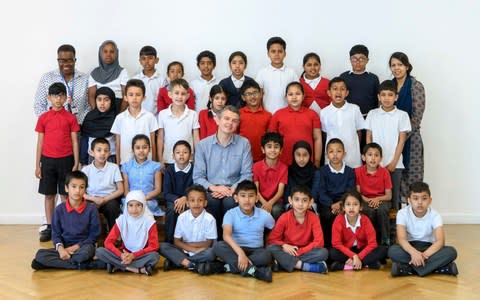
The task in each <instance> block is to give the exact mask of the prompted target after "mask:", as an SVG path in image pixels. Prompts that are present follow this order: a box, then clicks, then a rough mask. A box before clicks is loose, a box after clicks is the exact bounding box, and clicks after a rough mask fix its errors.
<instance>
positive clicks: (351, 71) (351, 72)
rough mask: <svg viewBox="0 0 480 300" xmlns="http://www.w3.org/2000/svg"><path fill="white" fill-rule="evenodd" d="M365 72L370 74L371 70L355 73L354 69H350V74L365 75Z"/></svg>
mask: <svg viewBox="0 0 480 300" xmlns="http://www.w3.org/2000/svg"><path fill="white" fill-rule="evenodd" d="M365 73H367V74H369V73H370V72H368V71H367V70H365V71H363V72H362V73H355V72H353V70H350V72H348V74H355V75H363V74H365Z"/></svg>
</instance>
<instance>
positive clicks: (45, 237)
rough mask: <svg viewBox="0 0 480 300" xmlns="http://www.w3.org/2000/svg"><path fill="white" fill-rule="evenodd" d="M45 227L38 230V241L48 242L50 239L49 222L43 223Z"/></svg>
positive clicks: (50, 226)
mask: <svg viewBox="0 0 480 300" xmlns="http://www.w3.org/2000/svg"><path fill="white" fill-rule="evenodd" d="M43 226H45V228H44V229H43V230H42V231H40V242H42V243H44V242H48V241H50V240H51V239H52V225H51V224H45V225H43Z"/></svg>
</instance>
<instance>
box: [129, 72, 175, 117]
mask: <svg viewBox="0 0 480 300" xmlns="http://www.w3.org/2000/svg"><path fill="white" fill-rule="evenodd" d="M132 78H135V79H140V80H141V81H143V83H144V84H145V100H143V102H142V108H145V109H146V110H148V111H149V112H151V113H152V114H154V115H156V114H157V95H158V91H159V90H160V88H162V87H164V86H165V85H166V84H167V80H166V79H165V77H163V76H162V75H160V73H159V72H158V71H157V70H155V73H154V74H153V75H152V77H148V76H145V74H143V71H140V72H139V73H137V74H135V76H133V77H132Z"/></svg>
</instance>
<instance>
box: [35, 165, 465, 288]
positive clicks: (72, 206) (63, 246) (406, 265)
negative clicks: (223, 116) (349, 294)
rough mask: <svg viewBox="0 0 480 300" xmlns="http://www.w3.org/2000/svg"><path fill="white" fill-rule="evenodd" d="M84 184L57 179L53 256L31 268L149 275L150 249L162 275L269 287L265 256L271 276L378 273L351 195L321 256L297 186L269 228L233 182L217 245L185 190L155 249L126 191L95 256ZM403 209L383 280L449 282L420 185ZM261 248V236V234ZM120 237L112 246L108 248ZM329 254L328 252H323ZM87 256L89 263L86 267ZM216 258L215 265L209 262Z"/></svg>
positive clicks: (371, 233)
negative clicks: (179, 273) (59, 198)
mask: <svg viewBox="0 0 480 300" xmlns="http://www.w3.org/2000/svg"><path fill="white" fill-rule="evenodd" d="M87 186H88V178H87V176H86V175H85V174H84V173H82V172H79V171H73V172H71V173H69V174H68V175H67V177H66V186H65V189H66V191H67V193H68V199H67V201H66V202H64V203H62V204H60V205H59V206H58V207H57V208H56V209H55V214H54V222H53V227H52V229H53V244H54V245H55V248H54V249H40V250H39V251H38V252H37V254H36V256H35V258H34V260H33V261H32V264H31V266H32V268H33V269H35V270H40V269H45V268H58V269H107V271H108V273H113V272H115V271H117V270H120V271H129V272H134V273H141V274H146V275H148V276H150V275H152V273H153V269H154V267H155V265H156V264H157V263H158V261H159V254H158V253H157V250H159V249H160V254H162V255H163V256H165V258H166V259H165V262H164V271H168V270H170V269H172V268H178V267H183V268H186V269H189V270H192V271H195V272H197V273H199V274H202V275H207V274H212V273H225V272H230V273H239V274H241V275H243V276H252V277H255V278H257V279H260V280H264V281H267V282H271V281H272V270H271V268H270V264H271V260H272V257H273V259H274V262H273V265H272V267H273V269H274V270H275V271H278V270H285V271H287V272H292V271H293V270H294V269H299V270H302V271H307V272H316V273H327V272H328V268H327V264H326V260H327V258H328V256H330V260H331V261H332V264H331V266H330V270H332V271H333V270H352V269H353V270H360V269H362V268H370V269H378V268H380V262H379V260H380V259H382V258H383V257H384V256H385V254H386V249H385V248H383V247H378V246H377V243H376V239H375V230H374V229H373V226H372V224H371V223H370V221H369V219H368V217H365V216H363V215H362V214H361V207H362V204H361V203H362V199H361V196H360V195H359V193H358V192H356V191H352V192H347V193H345V195H344V196H343V197H342V203H343V205H342V207H343V211H344V212H343V213H341V214H339V215H338V216H337V217H336V219H335V222H334V226H333V231H332V234H333V247H332V248H331V249H330V251H327V249H325V248H324V245H323V232H322V228H321V226H320V222H319V219H318V217H317V216H316V215H315V213H314V212H313V211H311V210H309V209H310V208H311V207H312V202H313V199H312V195H311V193H310V190H309V189H308V188H306V187H304V186H297V187H295V188H294V189H292V192H291V195H290V196H289V203H290V204H291V207H292V209H291V210H290V211H288V212H287V213H285V214H283V215H282V216H281V217H280V219H279V220H278V222H277V223H276V224H275V221H274V219H273V218H272V216H271V215H270V214H268V213H267V212H266V211H265V210H263V209H260V208H257V207H256V206H255V203H256V202H257V200H258V198H257V187H256V186H255V184H254V183H253V182H251V181H242V182H241V183H239V184H238V186H237V188H236V190H235V194H234V198H235V201H236V202H237V203H238V206H237V207H235V208H232V209H230V210H229V211H228V212H227V214H226V215H225V217H224V219H223V241H218V242H217V241H216V239H217V234H216V222H215V220H214V219H213V216H211V215H210V214H209V213H208V212H206V211H205V209H204V208H205V206H206V204H207V197H206V190H205V189H204V188H203V187H201V186H198V185H193V186H191V187H189V188H188V190H187V205H188V207H189V209H188V210H187V211H185V212H183V213H182V214H181V215H180V216H179V219H178V225H177V228H176V229H175V239H174V242H173V244H171V243H166V242H165V243H162V244H161V246H160V247H159V242H158V235H157V227H156V223H155V220H154V219H153V216H152V214H151V212H150V211H149V209H148V206H147V205H146V200H145V195H144V194H143V193H142V192H141V191H131V192H129V193H128V194H127V197H126V206H125V208H124V213H123V215H121V216H120V217H118V218H117V220H116V223H115V226H114V227H113V229H112V230H111V231H110V233H109V235H108V237H107V238H106V240H105V243H104V246H105V247H104V248H103V247H100V248H98V249H95V243H96V240H97V238H98V236H99V234H100V226H99V218H98V213H97V212H96V209H95V206H94V204H92V203H88V202H87V201H86V200H85V199H84V194H85V191H86V188H87ZM408 201H409V204H410V205H409V206H407V207H406V208H403V209H402V210H400V212H399V214H398V217H397V228H398V231H399V234H398V241H399V244H396V245H393V246H392V247H390V249H389V256H390V258H391V259H392V261H393V264H392V270H391V273H392V276H400V275H410V274H418V275H420V276H425V275H427V274H430V273H432V272H435V273H442V274H451V275H457V274H458V270H457V267H456V264H455V263H454V262H453V260H454V259H455V258H456V251H455V249H454V248H453V247H448V246H444V241H445V238H444V233H443V228H442V221H441V217H440V216H439V215H438V213H437V212H436V211H434V210H433V209H431V208H429V205H430V203H431V196H430V190H429V187H428V185H427V184H425V183H422V182H419V183H415V184H414V185H412V187H411V190H410V195H409V199H408ZM270 230H271V232H270V234H269V235H268V239H267V240H268V244H269V246H268V247H267V248H264V237H265V234H268V231H270ZM118 238H120V239H121V241H122V243H121V245H120V246H119V247H118V246H116V241H117V240H118ZM329 252H330V253H329ZM94 255H95V256H96V257H97V259H93V257H94ZM217 257H218V258H219V259H220V260H217Z"/></svg>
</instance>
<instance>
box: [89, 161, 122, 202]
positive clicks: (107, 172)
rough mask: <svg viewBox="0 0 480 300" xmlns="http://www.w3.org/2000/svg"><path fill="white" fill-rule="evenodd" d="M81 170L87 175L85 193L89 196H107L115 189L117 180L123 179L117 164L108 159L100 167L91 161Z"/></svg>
mask: <svg viewBox="0 0 480 300" xmlns="http://www.w3.org/2000/svg"><path fill="white" fill-rule="evenodd" d="M82 172H83V173H85V175H87V177H88V188H87V194H88V195H91V196H98V197H104V196H108V195H110V194H112V193H114V192H115V191H116V190H117V182H119V181H123V179H122V174H120V169H119V168H118V166H117V165H116V164H114V163H111V162H108V161H107V162H105V166H103V168H101V169H98V168H97V167H95V165H94V164H93V162H92V163H91V164H89V165H88V166H85V167H83V168H82Z"/></svg>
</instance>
